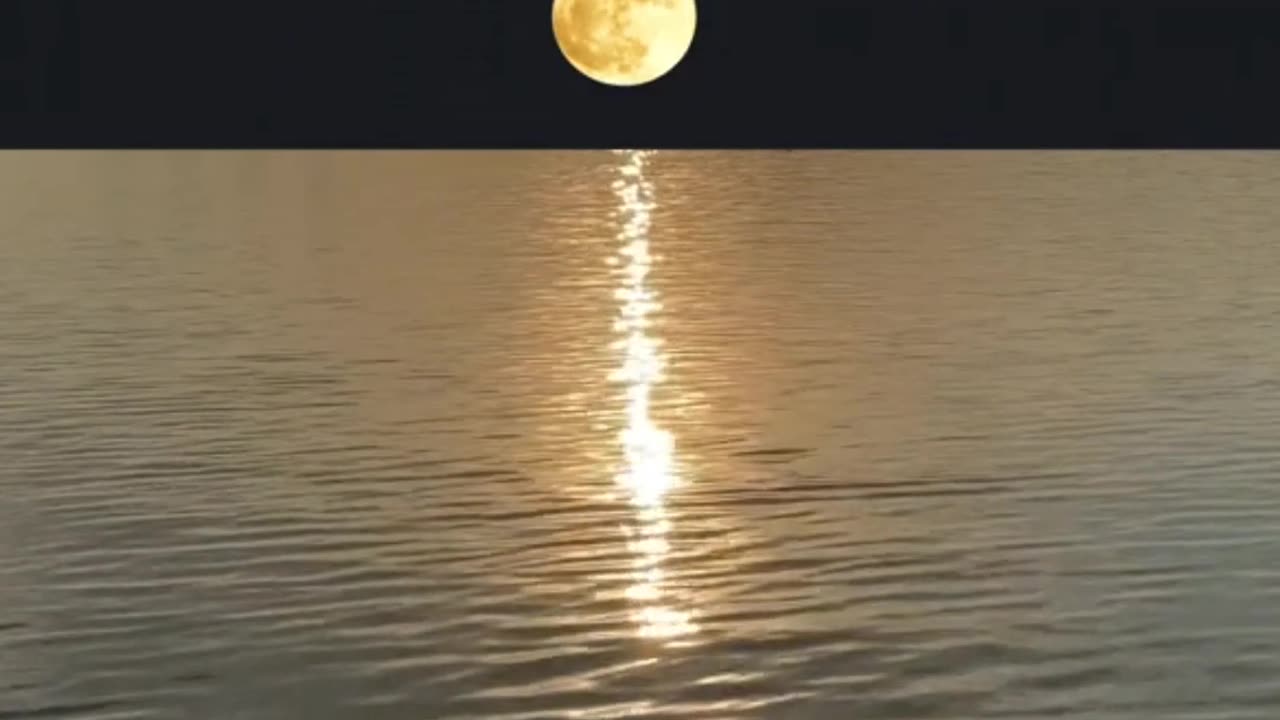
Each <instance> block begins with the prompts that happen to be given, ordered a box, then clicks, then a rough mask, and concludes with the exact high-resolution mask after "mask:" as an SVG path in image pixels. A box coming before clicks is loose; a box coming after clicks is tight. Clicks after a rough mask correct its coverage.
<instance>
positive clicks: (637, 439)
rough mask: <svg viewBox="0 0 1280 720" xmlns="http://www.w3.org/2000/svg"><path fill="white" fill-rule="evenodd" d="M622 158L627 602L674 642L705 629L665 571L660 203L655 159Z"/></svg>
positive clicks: (618, 260) (643, 155)
mask: <svg viewBox="0 0 1280 720" xmlns="http://www.w3.org/2000/svg"><path fill="white" fill-rule="evenodd" d="M618 155H619V156H620V157H621V158H622V162H621V164H620V165H619V166H618V167H617V173H618V175H619V177H618V179H617V180H615V181H614V183H613V191H614V193H615V194H616V195H617V197H618V217H619V220H620V222H621V228H620V229H619V231H618V235H617V240H618V243H619V249H618V252H617V254H616V256H614V257H613V258H612V259H611V264H612V265H614V267H615V270H616V272H617V275H618V279H619V284H618V287H617V288H616V290H615V297H616V298H617V300H618V303H619V304H618V315H617V317H616V319H615V322H614V332H615V333H616V334H617V335H618V339H617V341H616V342H615V343H614V348H615V349H616V350H617V351H618V353H619V355H620V357H621V360H622V364H621V366H620V367H618V368H617V370H616V371H615V372H614V373H613V375H612V379H613V381H614V382H616V383H619V384H620V385H622V387H623V388H624V390H625V398H626V424H625V426H624V427H623V429H622V431H621V433H620V436H619V441H620V443H621V445H622V451H623V458H624V462H623V466H622V470H621V472H620V473H619V474H618V476H617V478H616V480H617V482H618V484H619V485H620V486H621V487H622V488H624V489H625V490H626V491H627V493H628V495H629V497H630V501H631V504H632V505H633V507H634V508H635V512H636V522H635V523H634V525H632V526H630V527H624V532H626V534H627V546H628V548H629V549H630V551H631V553H632V558H633V572H632V578H633V581H632V585H631V586H630V587H629V588H628V590H627V597H628V598H629V599H630V600H631V601H633V602H634V603H635V610H634V611H633V620H634V621H635V623H636V625H637V627H638V628H639V634H640V635H641V636H642V637H656V638H674V637H679V636H682V635H688V634H690V633H693V632H696V631H697V629H698V628H697V625H696V624H695V623H694V622H693V619H692V617H691V615H690V614H689V613H687V612H683V611H680V610H677V609H675V608H673V607H670V606H669V605H668V604H667V603H666V594H667V593H666V586H667V579H666V575H665V572H664V567H663V566H664V563H665V561H666V559H667V556H668V555H669V553H670V545H669V543H668V541H667V536H668V534H669V533H670V531H671V520H670V518H669V517H668V515H667V510H666V506H665V502H664V501H665V498H666V495H667V492H668V491H669V490H670V489H671V488H672V487H674V486H675V485H676V484H677V482H678V474H677V472H676V468H675V462H674V461H675V442H674V438H673V437H672V435H671V433H670V432H668V431H666V430H664V429H662V428H660V427H658V425H657V424H656V423H655V422H654V420H653V418H652V417H651V414H650V397H651V395H652V393H653V390H654V388H655V386H657V385H658V384H659V383H661V382H662V381H663V378H664V370H665V366H666V361H665V358H664V356H663V354H662V352H661V341H660V340H659V339H657V338H655V337H653V336H652V335H651V334H650V328H651V327H652V325H653V317H654V315H655V314H656V313H658V312H659V311H661V309H662V305H661V303H659V302H658V298H657V294H656V293H655V292H654V290H653V289H652V288H651V287H650V286H649V284H648V278H649V275H650V272H651V271H652V269H653V261H654V259H653V256H652V254H651V253H650V237H649V230H650V223H651V213H652V210H653V209H654V207H656V197H655V192H654V186H653V183H652V182H650V180H649V179H648V178H647V177H646V176H645V167H646V163H647V161H648V160H649V158H650V157H651V156H652V155H653V153H652V152H646V151H621V152H619V153H618Z"/></svg>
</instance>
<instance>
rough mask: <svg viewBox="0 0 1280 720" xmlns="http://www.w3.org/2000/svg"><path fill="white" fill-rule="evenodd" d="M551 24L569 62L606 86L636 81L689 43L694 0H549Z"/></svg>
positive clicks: (663, 66) (669, 62)
mask: <svg viewBox="0 0 1280 720" xmlns="http://www.w3.org/2000/svg"><path fill="white" fill-rule="evenodd" d="M551 27H552V30H553V32H554V34H555V38H556V44H557V45H559V46H560V52H561V53H563V54H564V56H565V59H566V60H568V61H569V63H570V64H571V65H573V67H575V68H577V69H578V71H579V72H581V73H582V74H584V75H586V76H587V77H589V78H591V79H593V80H596V81H597V82H601V83H605V84H606V85H623V86H629V85H642V84H644V83H648V82H652V81H654V80H656V79H658V78H659V77H662V76H663V75H665V74H667V73H668V72H670V71H671V69H672V68H674V67H675V66H676V65H677V64H678V63H679V62H680V60H681V59H683V58H684V55H685V53H687V52H688V51H689V46H690V45H691V44H692V43H693V35H694V31H695V29H696V28H697V7H696V5H695V0H555V2H554V4H553V5H552V9H551Z"/></svg>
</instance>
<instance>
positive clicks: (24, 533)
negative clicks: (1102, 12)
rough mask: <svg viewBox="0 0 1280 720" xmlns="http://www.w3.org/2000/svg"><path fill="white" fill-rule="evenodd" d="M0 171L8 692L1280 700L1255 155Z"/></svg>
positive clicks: (1268, 206)
mask: <svg viewBox="0 0 1280 720" xmlns="http://www.w3.org/2000/svg"><path fill="white" fill-rule="evenodd" d="M5 159H6V162H5V163H4V166H3V168H0V498H2V500H0V718H5V719H8V718H86V719H89V718H92V719H94V720H124V719H125V718H131V719H132V718H139V719H141V718H157V719H160V718H163V719H172V718H219V719H233V718H234V719H238V720H239V719H245V720H247V719H255V720H256V719H258V718H263V719H266V718H307V719H308V720H320V719H327V718H349V717H358V718H370V719H379V718H387V719H395V720H399V719H402V718H403V719H405V720H409V719H421V718H447V719H449V720H455V719H456V720H462V719H464V718H466V719H475V720H482V719H484V720H489V719H493V720H515V719H517V718H519V719H521V720H535V719H543V718H546V719H551V718H557V719H558V718H572V719H577V720H604V719H608V718H644V719H650V718H673V719H674V718H707V719H710V718H716V719H720V720H723V719H730V718H753V719H754V718H761V719H769V720H772V719H773V718H786V719H791V718H815V719H818V718H821V719H826V718H837V717H839V718H843V717H850V718H854V717H856V718H865V719H879V718H902V719H919V718H947V719H954V720H961V719H966V720H968V719H975V720H976V719H986V718H1008V719H1010V720H1013V719H1017V720H1033V719H1035V720H1038V719H1040V718H1090V719H1091V720H1113V719H1114V720H1121V719H1123V720H1132V719H1134V718H1161V719H1169V720H1210V719H1212V720H1225V719H1230V720H1251V719H1254V718H1256V719H1258V720H1275V718H1277V717H1280V680H1277V678H1280V569H1277V568H1278V566H1277V559H1280V486H1278V485H1277V479H1278V474H1280V441H1278V440H1277V438H1278V437H1280V422H1278V421H1280V382H1278V381H1277V375H1276V368H1277V362H1278V361H1280V332H1278V330H1280V282H1278V279H1280V242H1277V230H1276V229H1277V227H1280V203H1277V202H1276V200H1275V195H1276V193H1275V190H1276V188H1277V187H1280V155H1277V154H1275V153H1156V152H1148V153H1122V152H1108V153H1102V152H1098V153H1053V152H1027V153H896V152H740V153H739V152H698V153H694V152H659V153H652V154H646V153H607V152H452V153H447V152H436V153H231V152H226V153H124V152H117V153H9V154H7V155H6V158H5Z"/></svg>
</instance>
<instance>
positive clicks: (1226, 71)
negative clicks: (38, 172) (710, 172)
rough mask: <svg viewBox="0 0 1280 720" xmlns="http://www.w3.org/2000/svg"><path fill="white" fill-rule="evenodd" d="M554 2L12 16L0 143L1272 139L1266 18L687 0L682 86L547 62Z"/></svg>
mask: <svg viewBox="0 0 1280 720" xmlns="http://www.w3.org/2000/svg"><path fill="white" fill-rule="evenodd" d="M550 5H551V3H550V0H412V1H410V0H381V1H373V0H370V1H368V2H354V1H350V2H330V3H324V2H311V3H304V2H286V1H283V0H277V1H275V2H271V1H269V0H259V1H257V2H247V1H242V0H222V1H220V2H173V1H171V0H170V1H168V2H155V1H152V0H145V1H144V0H112V2H100V1H94V0H79V1H77V0H31V1H29V2H15V3H11V4H10V5H8V6H6V14H7V15H8V17H6V18H4V19H3V20H2V21H0V28H4V29H3V33H4V37H3V38H2V39H3V41H4V42H3V43H0V47H3V48H4V50H3V51H2V52H3V54H0V78H2V79H3V80H4V81H5V85H6V86H7V87H8V88H9V91H8V95H7V96H5V97H4V98H3V102H2V104H0V109H3V110H5V111H8V112H7V113H6V114H5V115H4V116H3V121H2V122H3V125H2V126H0V137H4V138H6V139H8V140H9V142H8V143H6V144H9V145H24V144H28V143H32V144H37V145H49V144H52V145H161V146H174V145H177V146H391V147H404V146H536V147H543V146H568V147H579V146H580V147H588V146H603V147H614V146H630V145H646V146H705V147H713V146H722V147H744V146H873V147H874V146H898V145H907V146H923V147H936V146H979V147H984V146H1009V145H1012V146H1046V145H1048V146H1057V145H1065V146H1078V145H1113V144H1119V145H1139V146H1141V145H1156V146H1182V145H1188V144H1190V145H1219V146H1221V145H1227V146H1239V145H1245V146H1247V145H1251V144H1259V143H1261V144H1268V143H1271V142H1272V140H1273V139H1276V135H1277V131H1276V127H1277V125H1280V123H1278V122H1277V121H1278V120H1280V113H1277V106H1276V102H1275V99H1274V97H1275V94H1276V90H1275V88H1277V87H1280V9H1261V10H1242V9H1233V8H1227V7H1226V6H1225V5H1223V4H1216V5H1215V4H1211V3H1203V4H1202V5H1201V7H1200V9H1197V8H1196V6H1194V5H1191V4H1187V3H1164V4H1162V5H1157V6H1156V7H1155V8H1154V9H1152V10H1141V11H1140V10H1136V9H1135V10H1129V9H1116V5H1115V4H1114V3H1112V4H1103V3H1062V4H1059V5H1058V6H1056V7H1051V6H1049V5H1045V4H1041V3H1035V2H1023V3H1017V4H1007V5H1006V4H1004V3H981V2H971V3H936V2H909V1H908V0H884V1H883V2H879V3H870V2H838V1H836V0H787V1H786V2H759V1H757V0H699V16H700V17H699V27H698V35H697V37H696V39H695V41H694V46H693V48H692V50H691V51H690V54H689V56H688V57H687V58H686V59H685V61H684V62H683V63H682V64H681V65H680V66H679V67H678V68H677V70H676V71H674V72H673V73H672V74H670V75H668V76H667V77H665V78H663V79H662V80H660V81H658V82H657V83H654V84H652V85H650V86H644V87H641V88H632V89H616V88H609V87H605V86H600V85H597V84H595V83H593V82H591V81H589V80H587V79H585V78H583V77H582V76H580V75H578V74H577V73H576V72H574V71H573V70H572V69H571V68H570V67H569V66H568V65H567V64H566V63H565V62H564V60H563V59H562V58H561V57H560V55H559V52H558V50H557V48H556V46H555V43H554V40H553V38H552V35H551V29H550ZM1258 7H1260V8H1266V7H1267V6H1266V5H1265V4H1260V5H1258ZM1010 8H1016V9H1010Z"/></svg>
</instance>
